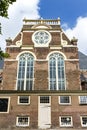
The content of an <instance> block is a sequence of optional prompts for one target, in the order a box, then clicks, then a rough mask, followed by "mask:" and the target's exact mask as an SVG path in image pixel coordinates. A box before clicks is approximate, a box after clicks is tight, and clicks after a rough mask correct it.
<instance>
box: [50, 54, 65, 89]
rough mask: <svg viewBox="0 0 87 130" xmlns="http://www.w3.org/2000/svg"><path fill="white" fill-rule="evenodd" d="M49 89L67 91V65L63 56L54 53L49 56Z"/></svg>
mask: <svg viewBox="0 0 87 130" xmlns="http://www.w3.org/2000/svg"><path fill="white" fill-rule="evenodd" d="M49 86H50V87H49V88H50V90H65V63H64V57H63V55H62V54H59V53H53V54H51V55H50V56H49Z"/></svg>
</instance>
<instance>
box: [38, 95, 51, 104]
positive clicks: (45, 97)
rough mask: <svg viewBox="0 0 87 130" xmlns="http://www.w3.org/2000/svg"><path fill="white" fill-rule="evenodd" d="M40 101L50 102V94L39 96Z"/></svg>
mask: <svg viewBox="0 0 87 130" xmlns="http://www.w3.org/2000/svg"><path fill="white" fill-rule="evenodd" d="M40 103H50V96H40Z"/></svg>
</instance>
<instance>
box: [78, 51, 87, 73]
mask: <svg viewBox="0 0 87 130" xmlns="http://www.w3.org/2000/svg"><path fill="white" fill-rule="evenodd" d="M78 54H79V67H80V69H81V70H87V55H85V54H83V53H82V52H78Z"/></svg>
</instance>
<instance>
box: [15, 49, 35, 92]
mask: <svg viewBox="0 0 87 130" xmlns="http://www.w3.org/2000/svg"><path fill="white" fill-rule="evenodd" d="M26 53H27V54H29V55H31V56H32V57H33V72H32V73H33V78H32V80H30V79H29V81H32V90H34V62H35V56H34V55H33V54H32V53H30V52H28V51H25V52H24V53H21V54H20V55H19V56H18V57H17V60H18V67H17V68H18V69H17V82H16V90H18V80H19V78H18V74H19V63H20V62H19V61H20V57H21V56H22V55H24V54H26ZM25 59H27V57H25ZM26 66H27V60H26V61H25V68H26ZM26 73H27V70H26V69H25V73H24V78H23V79H24V87H23V89H24V91H25V90H26V80H27V78H26V76H25V75H26ZM20 79H21V78H20ZM20 91H21V90H20Z"/></svg>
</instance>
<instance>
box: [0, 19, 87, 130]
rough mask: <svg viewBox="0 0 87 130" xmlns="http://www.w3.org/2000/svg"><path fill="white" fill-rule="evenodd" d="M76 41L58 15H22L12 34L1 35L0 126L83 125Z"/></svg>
mask: <svg viewBox="0 0 87 130" xmlns="http://www.w3.org/2000/svg"><path fill="white" fill-rule="evenodd" d="M77 42H78V40H77V39H76V38H75V37H73V38H72V40H69V38H68V37H67V36H66V34H65V33H64V31H63V30H62V28H61V23H60V19H59V18H58V19H38V20H29V19H24V20H23V27H22V29H21V31H20V32H19V33H18V34H17V36H16V37H15V38H14V39H13V40H12V39H11V38H8V39H6V52H7V53H8V54H9V55H10V56H9V57H8V58H6V59H5V60H4V67H3V78H2V82H0V130H3V129H4V130H5V129H6V130H29V129H32V130H34V129H35V130H39V129H42V130H47V129H50V130H51V129H52V130H83V129H87V85H83V84H82V83H81V71H80V68H79V56H78V47H77ZM86 75H87V73H86Z"/></svg>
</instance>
